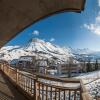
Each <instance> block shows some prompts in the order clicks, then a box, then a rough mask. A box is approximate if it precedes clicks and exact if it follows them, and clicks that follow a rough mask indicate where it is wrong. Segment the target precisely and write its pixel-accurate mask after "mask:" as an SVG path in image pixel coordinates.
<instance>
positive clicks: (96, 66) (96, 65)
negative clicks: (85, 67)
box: [95, 59, 98, 70]
mask: <svg viewBox="0 0 100 100" xmlns="http://www.w3.org/2000/svg"><path fill="white" fill-rule="evenodd" d="M95 70H98V60H97V59H96V63H95Z"/></svg>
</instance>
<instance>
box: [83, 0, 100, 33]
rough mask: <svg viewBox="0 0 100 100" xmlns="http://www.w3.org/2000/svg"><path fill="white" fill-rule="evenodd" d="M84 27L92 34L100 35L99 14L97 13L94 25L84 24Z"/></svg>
mask: <svg viewBox="0 0 100 100" xmlns="http://www.w3.org/2000/svg"><path fill="white" fill-rule="evenodd" d="M99 1H100V0H99ZM84 27H85V28H86V29H88V30H90V31H91V32H92V33H95V34H97V35H100V12H98V15H97V16H96V18H95V22H94V23H89V24H84Z"/></svg>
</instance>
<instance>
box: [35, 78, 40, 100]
mask: <svg viewBox="0 0 100 100" xmlns="http://www.w3.org/2000/svg"><path fill="white" fill-rule="evenodd" d="M38 88H39V83H38V82H37V79H34V100H39V91H38Z"/></svg>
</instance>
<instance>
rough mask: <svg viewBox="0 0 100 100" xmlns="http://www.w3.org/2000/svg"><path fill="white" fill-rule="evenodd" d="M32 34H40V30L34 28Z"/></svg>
mask: <svg viewBox="0 0 100 100" xmlns="http://www.w3.org/2000/svg"><path fill="white" fill-rule="evenodd" d="M32 34H33V35H37V36H38V35H39V34H40V32H39V31H38V30H34V31H33V32H32Z"/></svg>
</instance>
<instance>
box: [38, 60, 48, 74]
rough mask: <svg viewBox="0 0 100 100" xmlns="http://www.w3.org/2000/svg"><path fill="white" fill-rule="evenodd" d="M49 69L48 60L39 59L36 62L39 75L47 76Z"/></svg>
mask: <svg viewBox="0 0 100 100" xmlns="http://www.w3.org/2000/svg"><path fill="white" fill-rule="evenodd" d="M47 67H48V63H47V60H44V59H38V60H37V61H36V68H37V70H38V72H39V73H42V74H47Z"/></svg>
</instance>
